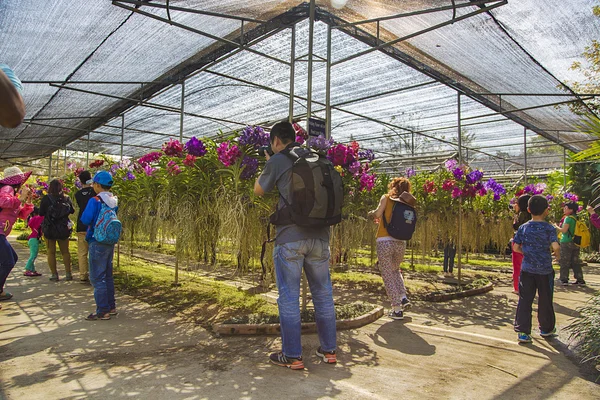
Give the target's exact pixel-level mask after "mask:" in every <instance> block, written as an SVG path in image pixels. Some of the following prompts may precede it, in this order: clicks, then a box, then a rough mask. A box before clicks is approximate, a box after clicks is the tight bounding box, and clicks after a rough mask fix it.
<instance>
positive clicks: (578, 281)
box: [573, 280, 585, 286]
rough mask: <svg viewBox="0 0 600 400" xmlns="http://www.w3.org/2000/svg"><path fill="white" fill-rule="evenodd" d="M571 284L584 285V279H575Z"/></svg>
mask: <svg viewBox="0 0 600 400" xmlns="http://www.w3.org/2000/svg"><path fill="white" fill-rule="evenodd" d="M573 285H581V286H585V281H583V280H577V281H575V282H573Z"/></svg>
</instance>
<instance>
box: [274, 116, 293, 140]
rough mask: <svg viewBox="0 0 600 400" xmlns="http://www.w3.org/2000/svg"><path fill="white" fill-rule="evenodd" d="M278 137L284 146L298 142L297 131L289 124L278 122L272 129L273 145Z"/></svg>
mask: <svg viewBox="0 0 600 400" xmlns="http://www.w3.org/2000/svg"><path fill="white" fill-rule="evenodd" d="M276 137H278V138H279V139H280V140H281V142H282V143H283V144H288V143H291V142H293V141H294V140H296V131H295V130H294V127H293V126H292V124H290V123H289V122H287V121H283V122H278V123H276V124H275V125H273V127H272V128H271V134H270V140H271V143H273V141H274V140H275V138H276Z"/></svg>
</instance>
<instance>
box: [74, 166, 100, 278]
mask: <svg viewBox="0 0 600 400" xmlns="http://www.w3.org/2000/svg"><path fill="white" fill-rule="evenodd" d="M79 181H80V182H81V184H82V186H83V187H82V188H81V189H79V190H78V191H77V193H75V201H77V205H78V207H79V213H78V214H77V225H76V230H77V257H78V259H79V280H80V282H82V283H89V281H90V279H89V275H90V274H89V265H88V252H89V247H88V242H87V241H86V240H85V236H86V235H87V228H88V227H87V225H85V224H84V223H83V222H81V215H82V214H83V211H84V210H85V207H86V206H87V203H88V201H90V199H91V198H92V197H94V196H95V195H96V192H94V189H93V188H92V175H91V174H90V171H81V173H80V174H79Z"/></svg>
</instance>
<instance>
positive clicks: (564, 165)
mask: <svg viewBox="0 0 600 400" xmlns="http://www.w3.org/2000/svg"><path fill="white" fill-rule="evenodd" d="M563 185H564V190H565V191H566V190H567V149H566V148H564V147H563Z"/></svg>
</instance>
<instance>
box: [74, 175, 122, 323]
mask: <svg viewBox="0 0 600 400" xmlns="http://www.w3.org/2000/svg"><path fill="white" fill-rule="evenodd" d="M113 183H114V182H113V177H112V176H111V175H110V174H109V173H108V172H106V171H100V172H98V173H96V175H94V178H93V183H92V188H93V189H94V191H95V192H96V193H97V196H94V197H92V198H91V199H90V200H89V201H88V203H87V206H86V208H85V210H84V211H83V214H82V215H81V222H82V223H84V224H85V225H87V226H88V230H87V234H86V237H85V240H86V241H87V242H88V244H89V266H90V282H91V283H92V285H93V286H94V299H95V301H96V312H95V313H91V314H90V315H88V316H87V317H86V318H85V319H86V320H88V321H96V320H108V319H110V316H111V315H117V308H116V305H115V282H114V279H113V255H114V251H115V243H117V241H118V240H119V237H120V235H121V223H120V222H119V220H118V219H117V210H118V199H117V197H116V196H114V195H113V194H112V193H111V192H110V188H111V187H112V185H113Z"/></svg>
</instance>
